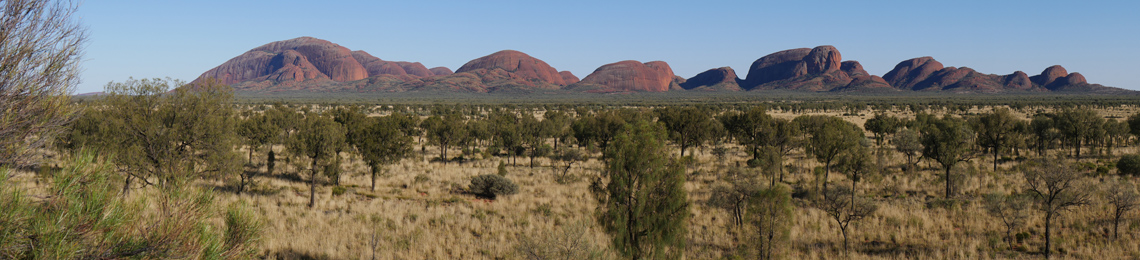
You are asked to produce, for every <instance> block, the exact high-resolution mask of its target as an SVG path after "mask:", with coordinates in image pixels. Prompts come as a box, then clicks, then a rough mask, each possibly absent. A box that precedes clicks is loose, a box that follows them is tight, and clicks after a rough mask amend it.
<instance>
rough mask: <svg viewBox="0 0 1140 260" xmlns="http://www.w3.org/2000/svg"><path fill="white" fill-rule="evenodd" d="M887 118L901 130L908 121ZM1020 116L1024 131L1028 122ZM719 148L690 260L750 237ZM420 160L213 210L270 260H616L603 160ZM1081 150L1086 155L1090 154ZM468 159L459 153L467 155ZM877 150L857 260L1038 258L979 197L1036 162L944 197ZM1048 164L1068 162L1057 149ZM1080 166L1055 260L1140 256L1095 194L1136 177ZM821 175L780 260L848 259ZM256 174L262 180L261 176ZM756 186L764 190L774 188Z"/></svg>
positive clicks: (792, 163)
mask: <svg viewBox="0 0 1140 260" xmlns="http://www.w3.org/2000/svg"><path fill="white" fill-rule="evenodd" d="M987 110H988V109H987V108H982V109H974V110H971V111H969V112H966V113H979V112H984V111H987ZM873 113H874V111H870V110H866V111H860V112H859V113H857V114H853V115H846V116H844V115H841V114H840V113H835V112H820V113H815V114H824V115H834V116H841V117H842V118H843V119H844V120H847V121H850V122H853V123H856V124H858V125H862V124H863V122H865V121H866V119H868V118H870V117H871V116H872V114H873ZM1031 113H1032V112H1031ZM1098 113H1099V114H1100V115H1102V116H1110V117H1112V116H1115V117H1127V116H1128V115H1130V114H1132V113H1134V111H1133V110H1131V109H1115V108H1113V109H1107V110H1099V111H1098ZM771 114H772V115H773V116H774V117H779V118H787V119H791V118H794V117H796V116H799V115H801V114H799V113H790V112H783V111H780V112H773V113H771ZM892 114H895V115H897V116H900V117H902V118H913V115H914V114H913V113H903V112H897V113H892ZM1017 114H1018V115H1019V117H1020V118H1022V119H1026V120H1028V119H1029V114H1030V113H1017ZM866 135H867V136H868V137H870V136H871V134H870V133H867V134H866ZM723 146H725V147H728V148H729V149H728V152H727V155H726V156H725V158H724V159H718V158H717V156H715V155H714V154H713V146H711V145H705V146H702V147H699V148H695V149H692V150H691V152H692V154H694V156H693V157H694V158H693V160H692V162H691V163H690V164H689V165H688V167H687V168H686V173H687V175H686V178H687V179H686V184H685V188H686V189H687V191H688V194H689V196H690V197H689V199H688V200H689V203H690V205H691V207H690V210H691V213H692V215H691V217H690V218H689V219H688V227H687V229H688V234H687V240H686V242H687V244H686V246H685V249H684V250H685V258H686V259H722V258H732V257H733V256H734V255H738V253H739V249H738V247H739V246H742V245H743V244H744V243H743V242H742V241H743V240H744V239H746V238H745V237H744V236H743V235H744V234H743V233H742V232H748V231H747V230H746V229H745V230H742V229H740V228H738V227H736V226H734V224H733V223H732V221H731V214H730V212H728V211H726V210H724V209H721V208H718V207H714V206H711V205H709V203H708V200H709V198H710V193H711V192H712V190H713V188H714V187H716V186H718V185H727V184H728V182H727V181H726V179H725V175H726V173H727V172H729V171H730V170H731V169H733V168H738V170H742V171H758V170H756V169H751V168H748V167H747V166H744V161H746V160H747V159H748V158H749V155H748V154H747V153H746V151H745V150H744V149H742V147H740V146H738V145H735V144H732V143H725V144H723ZM416 148H417V149H416V152H415V153H414V155H413V156H411V157H410V158H408V159H404V160H401V161H400V162H398V163H397V164H393V165H389V166H386V167H384V170H383V171H382V172H383V173H382V174H381V175H380V177H379V178H378V180H377V188H376V190H375V191H373V190H371V189H370V187H371V186H370V185H371V183H370V180H369V176H368V174H367V173H368V172H369V171H368V168H367V167H366V166H365V165H363V164H362V163H361V161H360V158H359V156H355V155H345V156H344V162H345V163H344V164H343V166H342V168H343V171H344V174H345V175H344V177H341V178H342V179H341V186H340V187H343V189H344V190H343V192H342V191H338V190H337V189H340V188H336V187H335V186H333V185H330V184H328V183H327V180H321V181H322V182H326V183H322V184H320V185H318V188H317V205H316V206H315V207H314V208H311V209H310V208H308V207H306V203H307V196H308V191H307V184H306V181H307V179H308V178H307V176H306V175H305V174H304V167H301V168H298V167H297V166H296V163H294V164H292V165H289V166H287V167H286V168H284V169H283V170H282V171H279V172H277V173H275V174H273V175H258V176H257V177H256V178H255V179H254V184H253V186H252V187H251V192H249V194H244V195H240V196H238V195H235V194H234V193H232V192H220V193H219V194H220V195H219V198H220V201H224V202H230V201H239V200H245V201H248V202H249V205H251V206H252V207H253V208H254V209H255V211H256V212H257V213H259V214H260V215H262V216H263V217H264V219H265V220H266V222H267V223H268V224H267V226H266V229H265V234H266V237H265V241H264V245H263V250H264V253H265V254H266V255H268V256H269V257H270V258H281V259H298V258H301V259H303V258H310V257H311V258H327V259H359V258H368V259H370V258H371V257H372V256H373V255H375V256H376V257H377V258H378V259H516V258H522V257H523V255H522V254H521V253H520V250H519V247H520V245H522V244H524V243H523V240H528V239H529V240H532V241H533V240H542V239H544V238H545V239H547V241H551V242H547V243H571V241H573V240H574V239H578V238H575V237H561V238H554V239H551V238H550V236H553V235H561V234H564V231H565V230H566V229H568V228H574V227H581V226H583V225H584V226H585V228H584V230H579V232H580V233H574V235H580V236H581V237H580V238H581V239H582V240H583V241H585V242H584V243H586V244H588V245H587V246H586V247H583V249H581V250H594V251H596V252H600V254H601V255H602V256H603V257H606V258H613V257H617V256H616V254H615V253H613V250H612V249H611V248H610V243H609V240H610V238H609V236H607V235H606V234H604V233H603V232H601V231H600V230H599V228H598V226H597V222H596V220H595V218H596V211H597V208H598V205H597V202H596V200H595V199H594V198H593V196H592V194H591V192H590V189H589V185H590V179H591V178H596V177H598V176H600V173H601V172H602V169H603V168H604V164H603V163H602V161H599V160H598V156H600V154H598V153H589V156H590V157H592V159H589V160H588V161H586V162H584V163H580V164H575V165H573V167H572V168H571V170H570V174H571V175H572V176H573V178H572V180H570V181H562V182H559V181H558V180H557V179H556V176H557V173H558V171H560V170H561V167H562V166H561V164H559V162H556V161H552V160H550V159H548V158H537V159H536V166H535V167H528V162H529V161H528V160H527V159H525V157H524V158H517V159H522V160H517V161H518V162H517V163H511V162H510V158H509V157H506V156H492V157H489V158H483V157H482V155H481V154H480V155H475V156H472V157H469V158H467V159H468V161H465V162H449V163H446V164H445V163H443V162H440V161H438V160H437V157H438V156H439V154H438V148H437V147H433V146H430V145H429V146H427V147H426V149H424V150H421V149H419V148H421V144H420V143H417V145H416ZM674 148H676V147H675V146H674ZM275 149H277V150H278V151H281V150H283V149H282V147H276V148H275ZM581 149H583V150H586V148H581ZM1085 149H1087V150H1088V151H1086V152H1088V153H1090V154H1091V152H1092V151H1093V150H1094V149H1095V148H1094V149H1089V148H1088V147H1086V148H1085ZM460 150H461V149H454V150H452V153H453V154H460V153H461V151H460ZM424 151H426V153H425V152H424ZM675 151H677V152H679V150H676V149H675ZM874 152H875V153H876V156H879V155H878V154H882V155H881V159H879V158H876V160H877V162H876V165H875V167H876V168H877V169H875V170H874V171H872V172H871V173H869V174H867V175H865V177H863V178H862V180H861V181H860V182H859V184H858V187H856V189H858V190H859V191H860V193H861V194H862V195H865V196H867V197H869V198H871V199H872V201H873V202H874V203H875V204H876V205H877V206H878V210H877V211H875V212H874V213H873V214H871V215H870V216H868V217H866V218H865V219H863V220H859V221H855V222H853V223H852V224H851V228H850V234H849V236H850V240H851V253H850V257H851V258H856V259H898V258H934V259H947V258H951V259H1020V258H1040V257H1042V256H1041V253H1040V248H1041V246H1042V244H1043V243H1044V242H1043V241H1042V232H1043V219H1042V216H1041V214H1040V213H1039V212H1038V211H1036V210H1033V209H1031V210H1029V212H1028V215H1027V216H1028V217H1027V218H1026V219H1025V224H1024V225H1023V226H1022V227H1020V228H1018V229H1017V230H1015V231H1014V235H1015V238H1014V239H1015V240H1016V241H1014V242H1013V243H1012V244H1013V249H1010V248H1009V246H1008V245H1007V242H1006V241H1005V240H1004V230H1005V227H1004V226H1003V225H1002V222H1001V221H1000V219H998V218H995V217H993V216H992V215H990V214H988V213H987V211H986V209H985V205H984V203H983V197H984V196H985V195H986V194H989V193H1010V192H1015V193H1024V192H1025V189H1026V183H1025V178H1024V177H1023V172H1025V171H1030V170H1033V168H1030V167H1021V166H1019V165H1022V164H1028V162H1027V161H1025V162H1023V161H1018V160H1013V161H1008V162H1002V163H1000V164H999V169H998V170H997V171H993V170H992V169H990V167H989V165H990V164H991V162H992V161H991V160H990V158H989V157H988V156H987V155H986V154H977V155H975V156H974V157H973V158H972V159H971V160H969V161H966V162H963V163H960V164H959V165H958V166H956V167H954V169H953V170H952V171H953V174H954V175H955V176H961V177H956V178H957V179H956V180H955V181H957V182H958V183H957V185H958V187H957V188H956V194H957V195H956V196H954V197H953V198H951V199H945V198H943V194H942V193H943V185H942V183H943V181H942V179H941V169H940V168H939V167H938V166H937V164H936V163H932V162H929V161H927V160H922V161H919V162H918V166H919V167H918V169H915V170H913V171H911V172H906V171H904V170H903V169H902V167H901V166H902V165H903V164H904V162H905V157H904V156H903V155H901V154H899V153H897V152H895V151H894V150H893V149H892V148H891V147H890V146H889V145H888V146H886V147H885V148H884V149H882V150H879V149H876V150H875V151H874ZM1020 152H1021V153H1022V155H1021V156H1023V157H1034V156H1035V155H1033V154H1032V152H1031V151H1030V150H1029V149H1024V150H1022V151H1020ZM1113 152H1114V154H1116V155H1120V154H1131V153H1135V152H1136V151H1135V148H1134V147H1133V145H1131V143H1130V144H1129V145H1128V147H1123V148H1116V149H1114V151H1113ZM1049 153H1050V154H1063V153H1065V151H1064V150H1057V149H1054V150H1050V151H1049ZM261 156H262V157H263V156H264V155H261ZM673 156H676V154H674V155H673ZM1005 156H1006V157H1008V156H1010V155H1005ZM279 160H280V159H279ZM504 161H506V164H507V167H506V175H505V176H506V177H507V178H509V179H511V180H513V181H514V182H515V183H517V184H518V186H519V192H518V194H515V195H510V196H500V197H498V198H497V199H494V200H489V199H486V198H481V197H478V196H474V195H471V194H468V193H467V192H466V191H465V189H466V187H467V185H468V184H469V183H470V180H471V178H473V177H474V176H478V175H482V174H496V173H497V172H498V170H497V166H498V165H499V164H500V162H504ZM879 162H881V163H882V165H878V163H879ZM1080 162H1081V163H1084V164H1086V165H1094V166H1092V167H1093V168H1089V169H1086V170H1083V171H1082V173H1085V174H1087V176H1088V177H1085V178H1084V179H1086V180H1087V181H1088V182H1089V184H1090V186H1088V187H1089V188H1090V189H1095V190H1097V192H1098V193H1096V194H1097V195H1095V196H1093V199H1092V201H1091V203H1089V204H1087V205H1083V206H1079V207H1077V208H1075V209H1074V210H1071V211H1065V212H1063V214H1061V215H1060V217H1059V218H1058V220H1057V223H1056V224H1055V229H1054V231H1053V232H1055V233H1054V239H1055V241H1054V242H1053V247H1054V250H1055V251H1056V252H1055V256H1060V257H1063V258H1094V257H1107V258H1133V257H1138V256H1140V247H1138V246H1137V244H1136V243H1135V241H1137V240H1136V239H1137V235H1140V221H1138V220H1137V219H1136V218H1135V217H1134V216H1135V215H1134V214H1135V212H1132V213H1129V214H1128V216H1127V217H1126V218H1125V219H1126V220H1125V222H1124V223H1123V224H1122V225H1121V230H1120V234H1121V236H1120V238H1118V239H1116V240H1113V239H1111V226H1112V225H1111V217H1110V216H1111V214H1110V213H1111V209H1110V205H1108V204H1107V202H1106V201H1105V199H1104V198H1103V196H1100V195H1099V194H1100V193H1099V190H1100V189H1101V188H1103V187H1107V186H1109V185H1111V184H1113V183H1116V182H1128V183H1135V177H1134V176H1127V175H1123V176H1121V175H1117V174H1116V172H1115V171H1109V172H1107V173H1100V174H1098V173H1096V172H1095V167H1098V166H1106V165H1111V164H1114V163H1115V157H1109V156H1086V157H1083V158H1082V159H1080ZM821 166H822V163H820V162H818V161H817V160H815V158H813V157H811V156H810V155H805V154H804V150H803V149H796V150H794V151H793V152H792V153H791V155H790V156H789V157H788V158H785V162H784V171H785V174H786V175H785V177H784V180H783V181H781V182H782V183H784V184H783V185H789V186H791V187H795V188H796V189H797V194H796V195H795V198H794V199H793V204H794V205H795V208H794V210H793V212H794V217H793V219H794V220H793V221H792V222H791V224H790V225H791V228H790V236H789V241H788V242H787V243H786V244H785V245H784V246H786V248H784V249H783V250H781V251H780V252H781V253H782V255H783V256H784V257H783V258H785V259H809V258H810V259H818V258H824V259H829V258H843V257H845V255H844V252H843V251H842V237H841V236H840V231H839V228H838V226H837V224H836V223H835V222H834V221H833V220H832V219H831V218H830V217H829V216H827V215H826V214H825V212H823V211H822V210H820V209H818V208H817V207H814V206H813V202H812V201H811V199H810V196H812V195H811V194H810V193H811V191H808V190H806V189H810V187H811V186H812V185H813V183H817V182H816V181H817V180H816V178H817V177H816V175H813V174H812V170H813V169H815V168H817V167H821ZM880 167H881V169H880ZM259 171H264V165H263V164H262V165H261V166H260V168H259ZM757 178H761V179H763V180H764V182H767V178H769V177H768V176H763V175H760V176H757ZM830 181H831V182H833V183H834V184H840V183H844V182H847V183H849V180H847V177H846V176H845V175H844V174H831V175H830ZM203 185H208V186H209V187H217V188H219V189H221V190H223V191H225V190H227V189H226V188H223V187H230V186H232V181H230V183H227V182H224V181H212V182H207V183H204V184H203ZM848 187H849V184H848ZM801 193H802V194H801ZM563 236H570V235H563ZM542 246H547V247H552V246H554V245H550V244H546V245H542Z"/></svg>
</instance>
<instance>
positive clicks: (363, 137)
mask: <svg viewBox="0 0 1140 260" xmlns="http://www.w3.org/2000/svg"><path fill="white" fill-rule="evenodd" d="M356 129H357V130H356V133H355V134H353V135H354V136H356V137H355V139H354V141H355V142H354V143H352V145H353V146H355V147H356V150H357V151H358V152H359V153H360V155H361V156H362V157H363V159H364V162H365V163H366V164H367V165H368V168H369V169H370V172H371V174H372V178H371V180H372V190H376V175H377V174H379V171H380V168H381V167H383V166H384V165H389V164H393V163H396V162H399V161H400V160H402V159H404V158H406V157H408V156H409V155H411V154H412V137H410V136H407V135H406V134H405V133H404V132H403V131H400V121H399V119H397V118H396V117H395V116H387V117H380V118H366V120H364V122H361V126H360V127H359V128H356Z"/></svg>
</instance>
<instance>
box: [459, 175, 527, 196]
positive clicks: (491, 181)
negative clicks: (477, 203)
mask: <svg viewBox="0 0 1140 260" xmlns="http://www.w3.org/2000/svg"><path fill="white" fill-rule="evenodd" d="M470 190H471V193H474V194H475V195H479V196H482V197H487V198H491V199H495V197H498V196H499V195H511V194H515V193H518V191H519V186H518V185H515V183H514V182H511V180H510V179H507V178H506V177H503V176H499V175H494V174H484V175H479V176H475V178H472V179H471V186H470Z"/></svg>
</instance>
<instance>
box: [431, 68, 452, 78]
mask: <svg viewBox="0 0 1140 260" xmlns="http://www.w3.org/2000/svg"><path fill="white" fill-rule="evenodd" d="M428 70H430V71H431V73H432V75H436V76H447V75H451V74H452V73H454V72H452V71H451V69H448V68H447V67H435V68H431V69H428Z"/></svg>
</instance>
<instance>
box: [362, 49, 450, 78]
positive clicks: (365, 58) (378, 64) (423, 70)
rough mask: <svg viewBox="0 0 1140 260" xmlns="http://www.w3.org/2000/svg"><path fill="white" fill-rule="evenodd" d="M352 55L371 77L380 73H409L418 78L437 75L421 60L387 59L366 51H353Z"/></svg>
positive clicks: (398, 74) (397, 74) (396, 74)
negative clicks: (421, 62)
mask: <svg viewBox="0 0 1140 260" xmlns="http://www.w3.org/2000/svg"><path fill="white" fill-rule="evenodd" d="M352 57H353V58H354V59H356V61H358V62H360V64H361V65H363V66H364V69H365V70H367V71H368V76H369V77H371V76H379V75H395V76H402V75H408V76H411V77H417V78H422V77H431V76H435V73H434V72H432V71H431V70H428V69H427V67H424V65H423V64H420V63H419V62H406V61H385V60H381V59H380V58H377V57H375V56H372V55H370V54H368V53H367V52H364V51H353V52H352Z"/></svg>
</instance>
